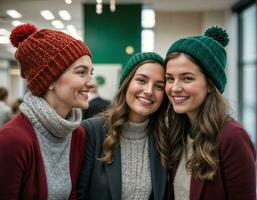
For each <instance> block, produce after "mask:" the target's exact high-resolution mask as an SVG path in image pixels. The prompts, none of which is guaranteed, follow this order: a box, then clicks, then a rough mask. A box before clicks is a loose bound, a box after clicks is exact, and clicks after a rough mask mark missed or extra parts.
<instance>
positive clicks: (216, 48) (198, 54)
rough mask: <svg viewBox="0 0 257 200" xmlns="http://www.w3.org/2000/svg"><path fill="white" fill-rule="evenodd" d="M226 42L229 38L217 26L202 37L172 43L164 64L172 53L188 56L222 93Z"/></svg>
mask: <svg viewBox="0 0 257 200" xmlns="http://www.w3.org/2000/svg"><path fill="white" fill-rule="evenodd" d="M228 42H229V37H228V34H227V33H226V31H225V30H223V29H222V28H220V27H218V26H215V27H211V28H209V29H207V31H206V32H205V33H204V35H202V36H191V37H186V38H182V39H179V40H177V41H176V42H174V43H173V44H172V45H171V46H170V48H169V50H168V52H167V54H166V63H167V62H168V59H169V56H170V55H171V54H172V53H174V52H183V53H186V54H188V55H190V56H191V57H193V58H194V59H195V60H196V61H197V62H198V63H199V64H200V67H201V68H202V69H203V71H204V72H205V73H206V75H207V76H208V77H209V78H210V79H211V80H212V81H213V83H214V84H215V85H216V87H217V88H218V90H219V91H220V93H223V92H224V89H225V85H226V82H227V77H226V74H225V67H226V60H227V55H226V51H225V48H224V47H225V46H226V45H227V44H228Z"/></svg>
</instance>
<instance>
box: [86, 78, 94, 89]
mask: <svg viewBox="0 0 257 200" xmlns="http://www.w3.org/2000/svg"><path fill="white" fill-rule="evenodd" d="M86 85H87V87H89V88H90V89H91V88H95V87H96V83H95V82H94V81H93V77H92V76H90V77H88V79H87V81H86Z"/></svg>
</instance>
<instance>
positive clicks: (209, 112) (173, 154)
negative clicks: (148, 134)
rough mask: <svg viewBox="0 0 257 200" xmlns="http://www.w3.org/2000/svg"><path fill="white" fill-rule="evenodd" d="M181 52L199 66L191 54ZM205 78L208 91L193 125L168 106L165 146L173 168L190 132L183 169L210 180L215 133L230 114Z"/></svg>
mask: <svg viewBox="0 0 257 200" xmlns="http://www.w3.org/2000/svg"><path fill="white" fill-rule="evenodd" d="M183 54H184V55H186V57H187V58H189V59H190V60H191V61H192V62H194V63H195V64H197V65H198V66H200V65H199V64H198V63H197V61H195V60H194V59H193V58H192V57H191V56H189V55H187V54H185V53H183ZM179 55H181V53H173V54H171V55H170V56H169V57H168V60H170V59H173V58H176V57H178V56H179ZM200 69H201V68H200ZM203 73H204V72H203ZM206 80H207V82H208V84H209V85H210V87H211V91H210V93H208V94H207V96H206V98H205V100H204V102H203V103H202V104H201V106H200V108H199V112H198V114H197V116H196V120H195V122H194V124H190V121H189V118H188V116H187V115H186V114H177V113H176V112H175V111H174V109H173V107H172V105H170V106H169V109H168V124H169V141H170V147H169V148H170V150H171V151H170V162H169V167H170V168H171V169H172V168H174V167H175V166H177V164H178V163H179V161H180V160H181V158H182V154H183V151H184V150H185V148H186V144H187V136H188V134H189V133H190V136H191V137H192V138H193V153H192V156H191V157H190V158H189V160H188V161H187V164H186V168H187V169H188V170H189V171H191V173H192V175H193V176H195V177H198V178H199V179H200V180H213V178H214V176H215V175H216V173H217V170H218V167H219V160H218V154H217V153H218V152H217V148H218V141H219V132H220V129H221V128H222V127H223V125H224V123H226V122H227V121H228V120H229V119H230V117H229V115H228V114H227V113H228V109H229V105H228V103H227V101H226V100H225V99H224V97H223V96H222V95H221V94H220V92H219V91H218V89H217V88H216V86H215V85H214V84H213V83H212V81H211V80H210V79H208V78H206Z"/></svg>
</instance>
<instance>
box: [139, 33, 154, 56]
mask: <svg viewBox="0 0 257 200" xmlns="http://www.w3.org/2000/svg"><path fill="white" fill-rule="evenodd" d="M141 39H142V49H141V50H142V52H148V51H154V31H153V30H143V31H142V35H141Z"/></svg>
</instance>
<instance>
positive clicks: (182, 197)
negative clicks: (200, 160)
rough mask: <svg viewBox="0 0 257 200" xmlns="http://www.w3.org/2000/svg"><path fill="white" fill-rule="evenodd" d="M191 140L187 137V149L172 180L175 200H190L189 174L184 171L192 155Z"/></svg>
mask: <svg viewBox="0 0 257 200" xmlns="http://www.w3.org/2000/svg"><path fill="white" fill-rule="evenodd" d="M192 143H193V140H192V139H191V138H190V137H189V136H188V137H187V147H186V150H185V151H184V152H183V155H182V158H181V160H180V163H179V165H178V168H177V170H176V175H175V179H174V196H175V199H176V200H190V182H191V172H189V171H188V170H187V169H186V163H187V161H188V159H189V158H190V156H191V155H192V152H193V148H192Z"/></svg>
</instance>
